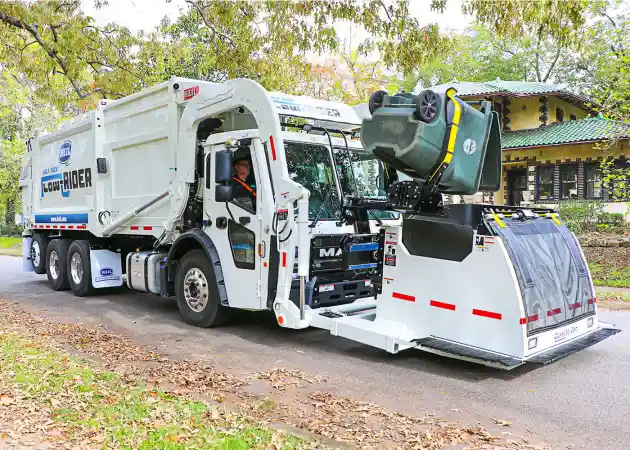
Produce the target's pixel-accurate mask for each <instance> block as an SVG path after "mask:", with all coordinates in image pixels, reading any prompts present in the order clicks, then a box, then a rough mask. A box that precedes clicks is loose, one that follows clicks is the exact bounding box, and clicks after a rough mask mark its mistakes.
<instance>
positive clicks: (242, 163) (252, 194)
mask: <svg viewBox="0 0 630 450" xmlns="http://www.w3.org/2000/svg"><path fill="white" fill-rule="evenodd" d="M250 172H251V165H250V163H249V160H248V159H247V158H238V159H236V160H235V161H234V176H233V177H232V189H233V192H234V198H235V199H239V200H240V201H241V202H242V201H243V200H244V201H245V202H247V201H248V200H249V201H251V204H252V208H253V209H256V186H251V185H250V184H249V183H248V182H247V179H248V178H249V174H250Z"/></svg>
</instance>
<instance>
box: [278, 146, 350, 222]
mask: <svg viewBox="0 0 630 450" xmlns="http://www.w3.org/2000/svg"><path fill="white" fill-rule="evenodd" d="M284 151H285V154H286V158H287V168H288V169H289V177H290V178H291V179H292V180H293V181H295V182H296V183H300V184H301V185H302V186H304V187H305V188H306V189H308V190H309V191H310V193H311V196H310V198H309V204H308V215H309V219H311V220H312V219H314V218H315V216H318V217H319V220H326V219H335V220H338V219H339V217H340V212H341V209H340V206H339V203H340V202H339V193H338V192H337V185H336V184H335V174H334V169H333V165H332V161H331V158H330V152H329V150H328V148H327V147H324V146H323V145H313V144H305V143H301V142H289V141H285V142H284Z"/></svg>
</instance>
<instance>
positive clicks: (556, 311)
mask: <svg viewBox="0 0 630 450" xmlns="http://www.w3.org/2000/svg"><path fill="white" fill-rule="evenodd" d="M561 312H562V309H560V308H556V309H552V310H551V311H547V317H551V316H555V315H556V314H560V313H561Z"/></svg>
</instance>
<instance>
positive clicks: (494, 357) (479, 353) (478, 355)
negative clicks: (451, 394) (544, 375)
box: [413, 336, 523, 370]
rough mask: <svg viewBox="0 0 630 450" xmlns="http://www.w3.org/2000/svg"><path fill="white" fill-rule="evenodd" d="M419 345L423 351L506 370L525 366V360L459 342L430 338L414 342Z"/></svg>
mask: <svg viewBox="0 0 630 450" xmlns="http://www.w3.org/2000/svg"><path fill="white" fill-rule="evenodd" d="M413 342H414V343H416V344H419V346H420V347H422V348H421V350H426V351H430V352H432V353H437V354H443V355H444V356H450V357H454V358H457V359H466V360H472V361H474V362H478V363H481V364H485V365H491V366H495V367H497V366H498V367H500V368H502V369H505V370H510V369H513V368H515V367H517V366H520V365H521V364H523V360H521V359H519V358H514V357H513V356H509V355H503V354H500V353H494V352H490V351H488V350H484V349H481V348H476V347H469V346H467V345H463V344H460V343H458V342H453V341H447V340H445V339H440V338H436V337H433V336H429V337H426V338H422V339H415V340H414V341H413Z"/></svg>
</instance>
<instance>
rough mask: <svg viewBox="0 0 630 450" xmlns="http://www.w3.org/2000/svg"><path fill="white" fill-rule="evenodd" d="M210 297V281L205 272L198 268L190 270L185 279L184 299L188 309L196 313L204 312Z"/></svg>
mask: <svg viewBox="0 0 630 450" xmlns="http://www.w3.org/2000/svg"><path fill="white" fill-rule="evenodd" d="M209 296H210V290H209V289H208V280H207V279H206V276H205V275H204V274H203V272H202V271H201V270H199V269H197V268H196V267H193V268H192V269H190V270H188V272H186V276H185V277H184V298H185V299H186V303H187V304H188V307H189V308H190V309H192V310H193V311H195V312H201V311H203V310H204V309H205V307H206V305H207V304H208V298H209Z"/></svg>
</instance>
